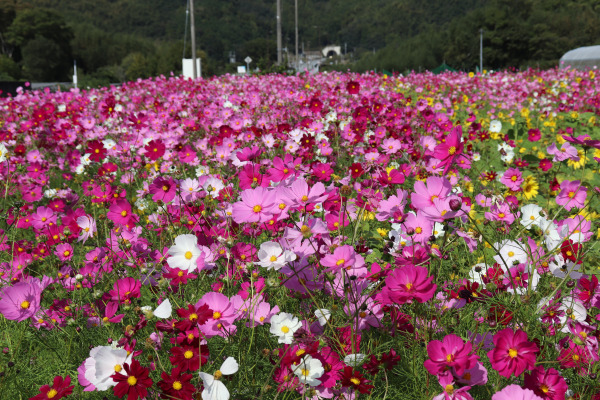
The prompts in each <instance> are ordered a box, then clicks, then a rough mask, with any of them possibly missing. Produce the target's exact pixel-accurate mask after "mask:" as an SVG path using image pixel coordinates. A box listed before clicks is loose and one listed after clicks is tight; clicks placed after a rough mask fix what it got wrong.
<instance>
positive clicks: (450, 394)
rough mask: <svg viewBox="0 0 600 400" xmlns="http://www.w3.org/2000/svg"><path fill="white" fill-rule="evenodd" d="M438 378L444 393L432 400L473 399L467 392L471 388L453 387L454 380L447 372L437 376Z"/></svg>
mask: <svg viewBox="0 0 600 400" xmlns="http://www.w3.org/2000/svg"><path fill="white" fill-rule="evenodd" d="M438 378H439V382H440V385H441V386H442V388H444V391H443V392H442V393H440V394H438V395H437V396H435V397H434V398H433V399H432V400H473V397H472V396H471V395H470V394H469V392H468V390H469V389H471V386H463V387H460V388H458V387H455V385H456V384H455V382H454V378H453V377H452V375H451V374H450V373H448V372H445V373H443V374H441V375H439V376H438Z"/></svg>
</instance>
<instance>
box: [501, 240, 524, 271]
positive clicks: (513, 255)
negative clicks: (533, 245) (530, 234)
mask: <svg viewBox="0 0 600 400" xmlns="http://www.w3.org/2000/svg"><path fill="white" fill-rule="evenodd" d="M494 247H495V248H497V249H498V253H499V254H496V255H495V256H494V260H496V262H497V263H498V264H500V265H502V264H504V263H505V262H506V267H507V268H510V267H512V265H513V264H514V263H515V261H518V262H519V263H524V262H527V252H526V251H525V249H524V248H523V245H522V244H520V243H518V242H515V241H514V240H508V239H507V240H503V241H502V242H500V243H496V244H494ZM501 256H502V257H501Z"/></svg>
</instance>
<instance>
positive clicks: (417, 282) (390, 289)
mask: <svg viewBox="0 0 600 400" xmlns="http://www.w3.org/2000/svg"><path fill="white" fill-rule="evenodd" d="M432 281H433V276H430V277H429V278H428V277H427V269H426V268H424V267H419V266H414V265H407V266H405V267H402V268H398V269H396V270H394V271H393V272H392V273H391V274H390V275H388V277H387V278H386V279H385V286H384V287H383V289H382V291H381V293H380V294H379V295H378V296H379V297H380V301H381V302H382V303H383V304H384V305H385V304H399V305H400V304H404V303H407V302H412V301H413V300H416V301H418V302H419V303H424V302H426V301H429V300H431V299H432V298H433V295H434V293H435V290H436V289H437V285H436V284H435V283H432Z"/></svg>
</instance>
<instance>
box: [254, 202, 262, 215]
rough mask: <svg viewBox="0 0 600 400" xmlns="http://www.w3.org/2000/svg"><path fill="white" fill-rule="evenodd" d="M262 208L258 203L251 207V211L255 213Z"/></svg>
mask: <svg viewBox="0 0 600 400" xmlns="http://www.w3.org/2000/svg"><path fill="white" fill-rule="evenodd" d="M261 210H262V207H261V206H259V205H258V204H257V205H255V206H254V208H252V211H254V212H255V213H259V212H260V211H261Z"/></svg>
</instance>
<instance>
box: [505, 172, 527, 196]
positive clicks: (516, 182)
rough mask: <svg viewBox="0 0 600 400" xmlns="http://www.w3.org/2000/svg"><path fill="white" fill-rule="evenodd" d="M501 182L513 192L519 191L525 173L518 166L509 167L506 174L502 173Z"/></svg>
mask: <svg viewBox="0 0 600 400" xmlns="http://www.w3.org/2000/svg"><path fill="white" fill-rule="evenodd" d="M500 183H502V184H503V185H504V186H506V187H507V188H509V189H510V190H512V191H513V192H518V191H519V190H520V189H521V184H522V183H523V174H522V173H521V171H519V170H518V169H517V168H509V169H507V170H506V172H505V173H504V175H502V178H500Z"/></svg>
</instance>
